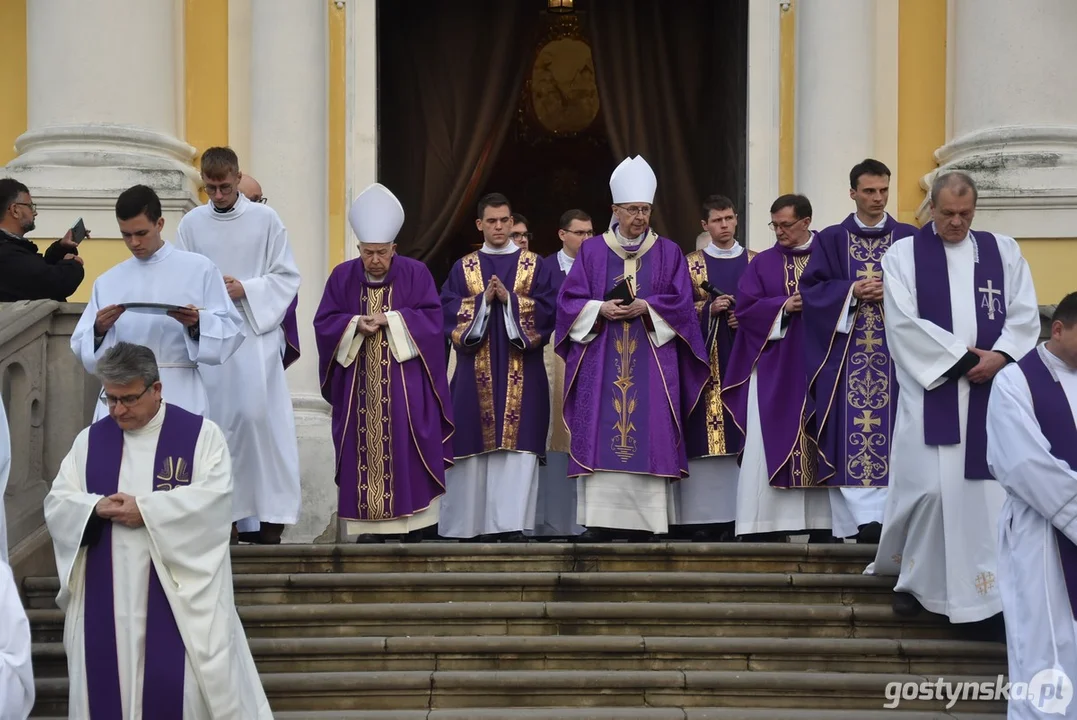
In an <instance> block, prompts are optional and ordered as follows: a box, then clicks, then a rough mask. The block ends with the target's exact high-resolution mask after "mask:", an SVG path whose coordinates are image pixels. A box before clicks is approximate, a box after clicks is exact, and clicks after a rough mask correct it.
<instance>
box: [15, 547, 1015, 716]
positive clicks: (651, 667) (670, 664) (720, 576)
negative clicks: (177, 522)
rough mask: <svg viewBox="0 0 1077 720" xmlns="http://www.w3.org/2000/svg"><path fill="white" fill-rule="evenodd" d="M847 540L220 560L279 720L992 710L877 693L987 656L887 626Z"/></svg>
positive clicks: (880, 602)
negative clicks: (889, 705)
mask: <svg viewBox="0 0 1077 720" xmlns="http://www.w3.org/2000/svg"><path fill="white" fill-rule="evenodd" d="M873 554H874V546H858V545H853V544H842V545H839V544H835V545H802V544H792V543H791V544H769V545H763V544H748V543H729V544H713V545H712V544H692V543H664V544H663V543H658V544H605V545H569V544H565V545H562V544H548V543H533V544H521V545H510V544H500V545H478V544H456V543H431V542H427V543H421V544H416V545H348V546H344V545H337V546H334V545H280V546H276V547H257V546H241V547H237V548H234V549H233V553H232V562H233V570H234V573H235V588H236V603H237V605H238V606H239V614H240V617H241V618H242V620H243V624H244V626H245V628H246V630H247V634H248V636H249V637H250V638H251V649H252V651H253V653H254V656H255V660H256V661H257V663H258V667H259V670H260V671H261V673H262V680H263V684H264V686H265V689H266V693H267V694H268V696H269V700H270V703H271V704H272V706H273V708H274V711H275V714H276V717H277V718H281V719H282V720H283V719H293V718H294V719H299V718H302V719H304V720H307V719H309V720H329V719H330V718H334V719H335V718H353V719H355V720H495V719H496V720H873V719H878V720H882V719H883V718H886V719H887V720H927V719H928V718H962V719H963V720H986V719H987V718H992V719H994V720H999V719H1000V718H1004V717H1005V702H999V701H995V700H994V699H991V700H986V701H985V700H972V699H968V700H961V701H958V702H957V704H956V705H955V706H953V707H952V708H950V709H946V707H945V706H946V702H945V701H935V700H912V701H903V702H902V703H901V705H900V706H899V708H898V709H895V710H890V709H884V707H883V705H884V703H885V702H886V694H885V693H886V687H887V685H888V684H889V683H895V682H898V683H906V682H909V683H911V682H915V683H917V684H919V683H922V682H924V681H928V680H929V681H930V682H932V683H934V682H935V679H936V678H938V677H943V678H945V679H946V680H949V681H950V682H961V681H966V680H968V681H977V682H994V681H995V679H996V677H997V676H998V675H1005V673H1006V653H1005V647H1004V646H1002V645H996V644H991V643H980V642H968V641H959V640H956V639H955V637H956V635H955V633H954V632H953V631H952V629H950V628H948V627H947V626H946V625H945V623H943V622H940V621H939V619H938V618H934V617H930V616H925V617H922V618H917V619H915V620H903V619H900V618H897V617H896V616H894V614H893V613H892V612H891V610H890V606H889V602H890V593H891V588H892V583H891V582H889V581H887V580H885V579H881V578H872V577H866V576H864V575H862V574H861V571H862V570H863V568H864V567H865V566H866V565H867V563H868V562H870V561H871V559H872V557H873ZM57 587H58V584H57V580H56V579H55V578H28V579H27V580H26V581H25V584H24V590H25V592H26V598H27V604H28V608H29V615H30V620H31V625H32V628H33V633H34V641H35V645H34V664H35V672H36V675H37V692H38V703H37V707H36V708H35V714H34V717H52V718H59V717H66V714H67V706H66V697H67V681H66V666H65V659H64V651H63V646H62V644H61V640H62V629H63V618H62V616H61V614H60V612H59V611H58V610H57V609H56V608H55V605H54V603H53V598H54V597H55V594H56V591H57Z"/></svg>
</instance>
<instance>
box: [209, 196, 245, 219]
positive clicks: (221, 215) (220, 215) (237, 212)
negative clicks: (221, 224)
mask: <svg viewBox="0 0 1077 720" xmlns="http://www.w3.org/2000/svg"><path fill="white" fill-rule="evenodd" d="M250 205H251V201H250V200H248V199H247V196H246V195H244V194H243V193H240V194H239V198H237V199H236V202H235V204H234V205H233V206H232V207H230V208H228V210H226V211H224V212H221V211H220V210H218V209H217V208H216V207H214V205H213V203H212V202H211V203H209V214H210V216H211V217H212V218H213V219H214V220H235V219H236V218H238V217H240V216H241V215H243V213H244V212H246V210H247V208H248V207H249V206H250Z"/></svg>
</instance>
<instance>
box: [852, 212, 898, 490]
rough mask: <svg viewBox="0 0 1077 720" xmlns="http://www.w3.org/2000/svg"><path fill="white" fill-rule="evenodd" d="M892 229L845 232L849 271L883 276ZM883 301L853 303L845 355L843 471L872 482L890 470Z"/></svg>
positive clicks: (888, 371) (859, 276) (861, 275)
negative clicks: (872, 232)
mask: <svg viewBox="0 0 1077 720" xmlns="http://www.w3.org/2000/svg"><path fill="white" fill-rule="evenodd" d="M890 240H891V235H885V236H883V237H878V238H868V237H859V236H857V235H853V234H852V233H850V234H849V276H850V277H853V278H855V279H856V280H867V279H871V280H874V279H878V278H881V277H882V271H881V267H882V259H883V255H885V254H886V251H887V249H889V247H890ZM884 337H885V336H884V328H883V308H882V304H881V303H860V304H859V306H858V307H857V311H856V316H855V320H854V324H853V330H852V342H851V343H850V347H849V351H848V353H849V354H848V357H847V359H846V363H845V365H844V373H845V386H846V389H847V390H846V397H845V403H846V407H847V409H848V413H849V415H848V420H847V422H846V427H845V457H846V464H845V472H846V474H847V475H848V477H849V479H850V480H857V481H859V482H860V483H861V484H862V485H865V486H871V485H874V484H876V483H880V482H881V481H882V480H883V478H885V477H886V476H887V473H888V471H889V464H888V459H887V457H888V452H887V446H888V443H887V438H889V437H890V400H891V397H890V395H891V393H890V383H891V379H892V377H893V371H892V368H891V364H890V355H889V353H887V352H886V347H885V342H884Z"/></svg>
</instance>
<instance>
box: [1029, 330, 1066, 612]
mask: <svg viewBox="0 0 1077 720" xmlns="http://www.w3.org/2000/svg"><path fill="white" fill-rule="evenodd" d="M1018 365H1019V366H1020V367H1021V372H1023V373H1024V374H1025V380H1027V381H1028V389H1029V392H1030V393H1031V395H1032V407H1033V409H1034V411H1035V413H1036V422H1038V423H1039V425H1040V432H1042V433H1043V436H1044V437H1045V438H1047V442H1048V443H1050V444H1051V454H1052V455H1054V456H1055V457H1056V458H1058V459H1059V460H1061V461H1062V462H1064V463H1066V464H1067V465H1069V466H1070V469H1071V470H1073V471H1075V472H1077V424H1075V423H1074V418H1073V411H1072V410H1071V409H1070V403H1069V399H1068V398H1067V397H1066V391H1065V390H1064V389H1063V388H1062V383H1060V382H1058V381H1057V380H1055V378H1054V377H1053V376H1052V375H1051V371H1050V369H1049V368H1048V367H1047V366H1046V365H1045V364H1044V362H1043V358H1041V357H1040V353H1039V349H1038V348H1033V350H1032V352H1030V353H1029V354H1028V355H1025V356H1024V357H1023V358H1021V360H1020V361H1019V362H1018ZM1054 531H1055V539H1056V540H1057V541H1058V559H1059V561H1060V562H1061V564H1062V575H1063V576H1064V577H1065V578H1066V592H1067V594H1068V595H1069V598H1070V609H1071V611H1072V612H1073V616H1074V618H1077V546H1075V545H1074V544H1073V542H1072V541H1071V540H1070V539H1069V538H1068V537H1066V534H1065V533H1063V532H1062V531H1061V530H1059V529H1058V528H1054Z"/></svg>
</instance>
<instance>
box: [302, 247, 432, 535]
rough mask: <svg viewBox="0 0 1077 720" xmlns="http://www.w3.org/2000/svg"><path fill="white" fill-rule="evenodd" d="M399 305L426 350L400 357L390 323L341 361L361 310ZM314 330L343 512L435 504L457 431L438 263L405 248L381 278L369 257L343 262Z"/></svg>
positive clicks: (387, 511) (377, 513)
mask: <svg viewBox="0 0 1077 720" xmlns="http://www.w3.org/2000/svg"><path fill="white" fill-rule="evenodd" d="M389 311H394V312H396V313H398V314H399V317H400V320H401V322H402V324H403V326H404V328H405V329H406V334H407V336H408V339H409V340H410V342H411V344H412V345H413V346H414V348H415V349H416V350H418V354H417V355H416V356H415V357H413V358H411V359H409V360H406V361H404V362H398V361H397V359H396V356H395V355H394V353H393V350H392V348H391V347H390V344H391V343H390V337H389V333H388V332H387V330H386V328H385V327H382V328H381V329H380V330H379V331H378V332H376V333H374V334H373V335H369V336H367V337H366V338H364V339H363V342H362V345H361V346H360V347H359V350H358V352H357V353H356V355H355V358H354V360H353V361H352V362H351V364H350V365H349V366H348V367H344V366H343V365H341V363H340V362H338V361H337V354H338V351H339V350H340V348H341V344H342V343H349V344H350V343H351V342H352V338H353V337H355V334H354V332H349V327H350V324H351V321H352V318H354V317H355V316H357V315H372V314H375V313H379V312H380V313H386V312H389ZM314 333H315V336H316V338H317V344H318V360H319V374H320V377H321V383H322V397H324V398H325V399H326V400H327V401H329V402H330V403H331V404H332V406H333V444H334V446H335V448H336V454H337V460H336V481H337V486H338V489H339V492H338V501H339V502H338V514H339V516H340V517H341V518H347V519H351V520H365V521H377V520H391V519H394V518H400V517H407V516H410V515H414V514H416V513H418V512H420V511H422V510H425V509H426V508H428V507H429V506H430V504H431V502H433V500H434V499H435V498H437V497H439V496H441V495H442V494H444V492H445V468H446V467H448V466H450V465H452V440H451V439H450V438H451V437H452V434H453V424H452V414H451V413H452V408H451V404H450V400H449V388H448V381H447V379H446V371H445V346H444V344H443V339H442V334H441V303H440V302H438V295H437V286H436V285H435V284H434V278H433V277H432V276H431V275H430V271H429V270H427V268H426V266H425V265H424V264H422V263H421V262H419V261H417V260H413V259H411V258H406V257H402V256H399V255H397V256H396V257H394V258H393V260H392V265H390V267H389V272H388V273H386V275H385V277H384V278H382V279H381V280H379V281H377V282H372V281H370V280H368V279H367V277H366V273H365V272H364V270H363V264H362V262H361V261H360V260H350V261H348V262H345V263H341V264H340V265H337V266H336V267H335V268H334V269H333V272H332V274H330V276H329V280H328V282H326V285H325V293H324V294H323V295H322V301H321V303H320V305H319V306H318V311H317V313H316V314H315V316H314ZM399 340H400V339H398V341H399ZM398 344H399V343H398ZM403 344H405V345H406V344H407V343H403Z"/></svg>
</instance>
